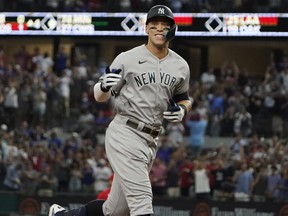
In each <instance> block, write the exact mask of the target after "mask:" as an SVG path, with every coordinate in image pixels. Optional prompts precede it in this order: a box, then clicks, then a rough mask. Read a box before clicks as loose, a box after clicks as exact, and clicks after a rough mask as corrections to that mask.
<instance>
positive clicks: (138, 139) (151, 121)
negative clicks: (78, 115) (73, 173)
mask: <svg viewBox="0 0 288 216" xmlns="http://www.w3.org/2000/svg"><path fill="white" fill-rule="evenodd" d="M119 68H121V69H122V71H121V73H120V74H121V75H122V78H123V79H122V80H121V81H120V82H119V83H118V84H117V86H115V87H113V89H112V93H113V94H114V96H115V101H114V102H115V107H116V109H117V115H116V116H115V118H114V120H113V121H112V122H111V124H110V125H109V127H108V129H107V131H106V136H105V148H106V154H107V157H108V159H109V162H110V164H111V167H112V168H113V171H114V175H115V177H114V179H113V183H112V188H111V192H110V194H109V197H108V200H107V201H106V202H105V203H104V205H103V212H104V215H105V216H114V215H115V216H126V215H131V216H138V215H143V214H145V215H146V214H152V213H153V205H152V197H153V195H152V189H151V184H150V179H149V172H150V170H151V167H152V164H153V161H154V158H155V155H156V152H157V139H155V138H154V137H152V136H151V135H150V134H148V133H144V132H142V131H141V130H137V129H138V127H137V128H131V127H129V126H128V125H127V124H126V122H127V120H128V119H130V120H131V119H132V120H134V121H136V122H139V125H138V126H140V125H142V126H141V127H143V125H144V124H145V125H148V126H150V127H153V128H158V129H159V128H160V126H161V125H162V121H163V112H164V111H166V110H167V109H168V104H169V99H170V98H173V96H174V95H181V94H185V93H186V92H187V91H188V88H189V78H190V76H189V74H190V70H189V66H188V64H187V63H186V61H185V60H184V59H182V57H180V56H179V55H178V54H176V53H175V52H173V51H172V50H169V53H168V55H167V56H166V57H165V58H163V59H161V60H159V59H158V58H156V57H155V56H154V55H153V54H152V53H150V51H148V49H147V48H146V47H145V45H142V46H138V47H135V48H133V49H131V50H129V51H127V52H123V53H121V54H119V55H118V56H117V57H116V58H115V59H114V61H113V63H112V64H111V65H110V69H111V70H112V69H119ZM100 80H101V79H100Z"/></svg>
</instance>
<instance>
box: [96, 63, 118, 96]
mask: <svg viewBox="0 0 288 216" xmlns="http://www.w3.org/2000/svg"><path fill="white" fill-rule="evenodd" d="M121 71H122V70H121V69H112V70H111V71H110V68H109V67H107V68H106V73H105V74H104V75H103V77H102V82H101V86H100V87H101V90H102V91H103V92H108V91H109V90H110V89H111V87H112V86H115V85H117V83H118V82H119V81H120V80H121V78H122V76H121V75H120V74H119V73H120V72H121Z"/></svg>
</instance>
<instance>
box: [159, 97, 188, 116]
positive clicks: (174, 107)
mask: <svg viewBox="0 0 288 216" xmlns="http://www.w3.org/2000/svg"><path fill="white" fill-rule="evenodd" d="M169 102H170V104H169V107H168V111H165V112H163V118H164V119H166V120H167V121H169V122H181V121H182V119H183V117H184V115H185V110H184V109H183V108H182V107H181V106H179V105H178V104H177V103H175V102H174V101H173V100H172V99H170V100H169Z"/></svg>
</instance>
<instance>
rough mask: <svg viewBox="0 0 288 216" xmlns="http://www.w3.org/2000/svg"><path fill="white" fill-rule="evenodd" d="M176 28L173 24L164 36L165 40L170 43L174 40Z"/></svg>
mask: <svg viewBox="0 0 288 216" xmlns="http://www.w3.org/2000/svg"><path fill="white" fill-rule="evenodd" d="M177 27H178V26H177V25H176V24H174V25H173V26H172V28H171V29H170V30H169V31H168V32H167V33H166V35H165V38H166V40H168V41H171V40H173V39H174V38H175V33H176V30H177Z"/></svg>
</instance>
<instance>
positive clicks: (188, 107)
mask: <svg viewBox="0 0 288 216" xmlns="http://www.w3.org/2000/svg"><path fill="white" fill-rule="evenodd" d="M177 104H178V105H180V106H182V107H183V106H184V107H185V108H186V109H185V114H187V113H188V112H189V111H190V110H191V108H192V101H191V100H181V101H179V102H178V103H177Z"/></svg>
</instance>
